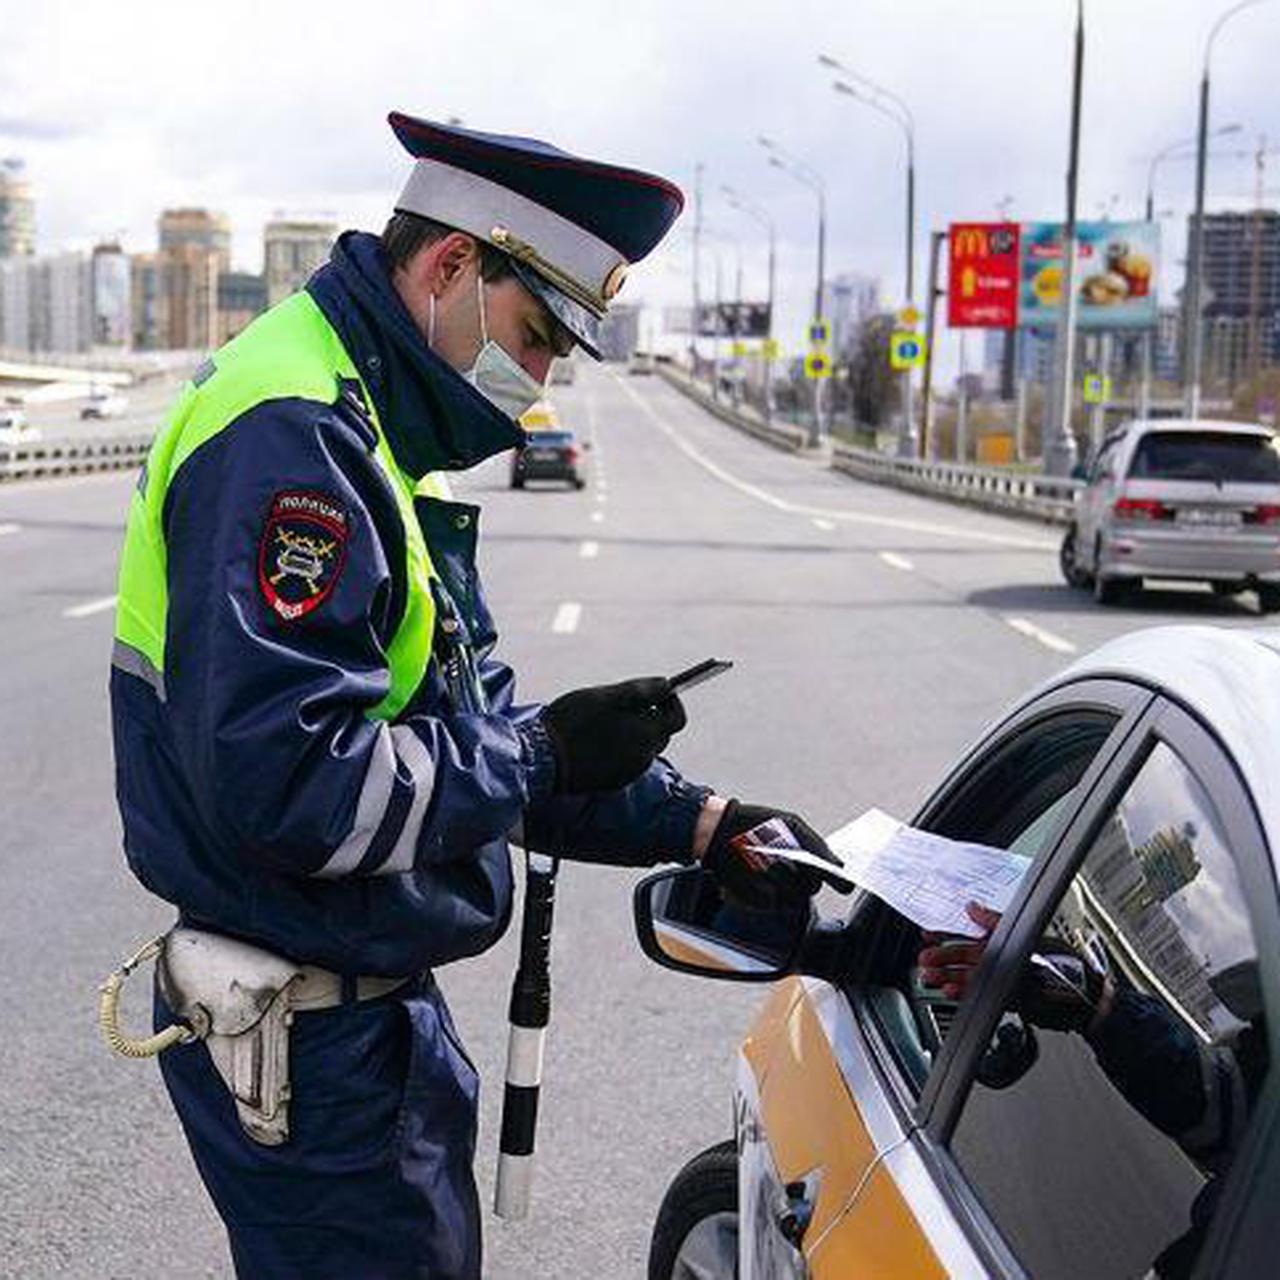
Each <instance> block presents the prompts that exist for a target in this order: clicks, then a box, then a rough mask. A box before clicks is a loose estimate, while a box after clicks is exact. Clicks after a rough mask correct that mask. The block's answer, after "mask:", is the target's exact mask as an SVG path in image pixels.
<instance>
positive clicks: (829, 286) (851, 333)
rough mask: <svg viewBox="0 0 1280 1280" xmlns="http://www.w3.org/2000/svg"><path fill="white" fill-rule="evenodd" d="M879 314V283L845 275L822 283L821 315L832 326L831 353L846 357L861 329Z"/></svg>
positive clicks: (870, 278)
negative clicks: (834, 352)
mask: <svg viewBox="0 0 1280 1280" xmlns="http://www.w3.org/2000/svg"><path fill="white" fill-rule="evenodd" d="M879 313H880V281H879V280H877V279H876V278H875V277H874V276H868V275H863V274H862V273H861V272H857V271H846V272H842V273H841V274H840V275H838V276H836V277H835V278H834V279H833V280H827V281H824V282H823V286H822V314H823V316H824V317H825V318H826V319H827V320H828V321H830V324H831V349H832V350H833V351H836V352H838V353H840V354H842V355H848V354H849V352H850V350H851V348H852V346H853V344H854V343H855V342H856V341H857V338H858V334H859V333H860V332H861V330H862V326H863V325H865V324H866V323H867V321H868V320H870V319H872V318H873V317H875V316H877V315H879Z"/></svg>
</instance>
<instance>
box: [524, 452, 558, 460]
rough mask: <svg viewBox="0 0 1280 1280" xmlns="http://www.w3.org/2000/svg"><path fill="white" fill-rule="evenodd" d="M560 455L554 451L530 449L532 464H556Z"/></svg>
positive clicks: (529, 455)
mask: <svg viewBox="0 0 1280 1280" xmlns="http://www.w3.org/2000/svg"><path fill="white" fill-rule="evenodd" d="M559 456H560V455H559V454H558V453H557V452H556V451H555V450H554V449H530V450H529V452H528V457H529V461H530V462H555V460H556V459H557V458H558V457H559Z"/></svg>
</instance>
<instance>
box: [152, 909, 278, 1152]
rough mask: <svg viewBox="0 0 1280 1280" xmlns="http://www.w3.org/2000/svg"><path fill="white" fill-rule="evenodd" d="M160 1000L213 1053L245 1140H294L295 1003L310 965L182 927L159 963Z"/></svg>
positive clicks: (268, 1143)
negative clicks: (291, 1127) (291, 1125)
mask: <svg viewBox="0 0 1280 1280" xmlns="http://www.w3.org/2000/svg"><path fill="white" fill-rule="evenodd" d="M156 976H157V981H158V983H159V987H160V994H161V995H162V996H163V997H164V1000H165V1002H166V1003H167V1004H168V1005H169V1007H170V1008H171V1009H172V1010H173V1011H174V1013H175V1014H177V1015H178V1017H180V1018H182V1019H183V1020H184V1021H185V1022H186V1023H188V1025H189V1026H190V1027H191V1029H192V1030H193V1031H194V1032H195V1034H196V1036H197V1037H198V1038H199V1039H201V1040H203V1041H204V1042H205V1044H206V1045H207V1046H208V1049H209V1057H210V1058H211V1059H212V1061H213V1065H214V1067H215V1068H217V1071H218V1074H219V1075H220V1076H221V1077H222V1079H223V1081H224V1082H225V1083H226V1086H227V1088H228V1089H230V1090H231V1096H232V1098H233V1099H234V1100H235V1104H236V1112H237V1114H238V1115H239V1118H240V1124H241V1125H242V1126H243V1128H244V1131H245V1133H247V1134H248V1135H249V1137H251V1138H252V1139H253V1140H254V1141H255V1142H260V1143H262V1145H263V1146H267V1147H276V1146H279V1145H280V1144H281V1143H283V1142H286V1141H288V1138H289V1026H290V1024H291V1023H292V1022H293V1012H292V1007H291V1006H292V1000H291V996H292V993H293V990H294V988H295V985H296V984H297V982H298V980H299V979H300V978H301V977H302V976H303V966H301V965H297V964H294V963H292V962H291V961H289V960H285V959H283V958H282V957H280V956H277V955H273V954H272V953H271V952H269V951H263V950H262V949H261V948H260V947H254V946H250V945H249V944H248V943H246V942H239V941H237V940H236V939H234V938H227V937H223V936H222V935H221V934H217V933H204V932H202V931H200V930H197V929H187V928H182V927H178V928H175V929H173V930H171V931H170V932H169V933H168V934H167V935H166V936H165V939H164V943H163V949H162V951H161V954H160V957H159V959H158V960H157V962H156Z"/></svg>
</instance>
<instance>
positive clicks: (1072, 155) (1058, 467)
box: [1044, 0, 1084, 476]
mask: <svg viewBox="0 0 1280 1280" xmlns="http://www.w3.org/2000/svg"><path fill="white" fill-rule="evenodd" d="M1083 78H1084V0H1077V3H1076V38H1075V57H1074V60H1073V66H1072V77H1071V141H1070V146H1069V150H1068V159H1067V220H1066V224H1065V225H1064V226H1063V228H1062V307H1061V311H1060V312H1059V316H1058V334H1057V343H1056V345H1055V347H1054V360H1053V366H1054V367H1053V409H1054V412H1053V415H1052V418H1051V420H1050V430H1051V431H1052V433H1053V434H1052V439H1050V440H1047V441H1046V442H1045V445H1044V469H1045V473H1046V474H1047V475H1051V476H1054V475H1057V476H1066V475H1070V474H1071V472H1072V470H1073V469H1074V467H1075V463H1076V441H1075V436H1073V435H1072V433H1071V382H1072V367H1073V363H1074V360H1073V357H1074V355H1075V350H1074V348H1075V336H1076V307H1077V298H1076V280H1075V276H1076V188H1077V185H1078V181H1079V173H1080V101H1081V97H1082V87H1083V86H1082V82H1083Z"/></svg>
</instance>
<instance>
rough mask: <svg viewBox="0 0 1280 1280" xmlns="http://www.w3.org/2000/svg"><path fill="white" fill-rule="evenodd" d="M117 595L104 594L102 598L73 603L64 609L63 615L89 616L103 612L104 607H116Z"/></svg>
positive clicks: (73, 616) (71, 616) (67, 616)
mask: <svg viewBox="0 0 1280 1280" xmlns="http://www.w3.org/2000/svg"><path fill="white" fill-rule="evenodd" d="M115 603H116V598H115V596H103V597H102V599H100V600H86V601H85V602H84V604H73V605H72V606H71V607H70V608H69V609H63V611H62V616H63V617H64V618H87V617H89V615H90V614H93V613H101V612H102V611H103V610H104V609H111V608H114V607H115Z"/></svg>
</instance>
